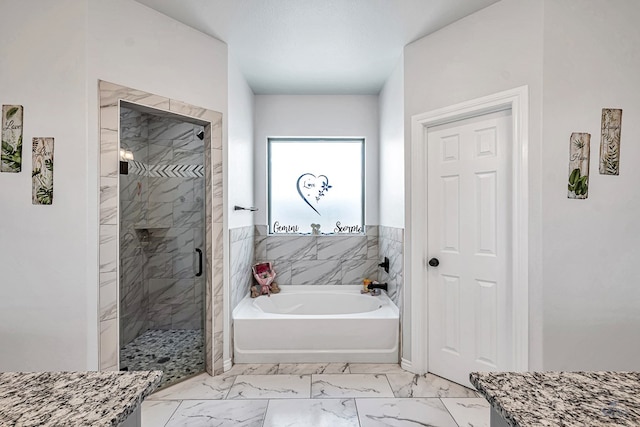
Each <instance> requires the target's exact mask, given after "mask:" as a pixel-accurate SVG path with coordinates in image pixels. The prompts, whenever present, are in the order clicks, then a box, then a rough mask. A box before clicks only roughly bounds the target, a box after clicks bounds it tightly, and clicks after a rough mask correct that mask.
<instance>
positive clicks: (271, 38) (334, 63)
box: [137, 0, 497, 94]
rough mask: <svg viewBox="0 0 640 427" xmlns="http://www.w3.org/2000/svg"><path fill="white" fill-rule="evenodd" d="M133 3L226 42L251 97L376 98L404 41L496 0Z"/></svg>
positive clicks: (144, 0)
mask: <svg viewBox="0 0 640 427" xmlns="http://www.w3.org/2000/svg"><path fill="white" fill-rule="evenodd" d="M137 1H138V2H139V3H142V4H144V5H146V6H148V7H150V8H152V9H155V10H157V11H159V12H161V13H163V14H165V15H167V16H170V17H172V18H174V19H176V20H178V21H180V22H182V23H184V24H186V25H188V26H190V27H193V28H195V29H197V30H199V31H202V32H203V33H205V34H209V35H211V36H213V37H216V38H217V39H220V40H222V41H224V42H226V43H227V45H228V46H229V52H230V54H231V55H232V56H233V57H234V58H235V60H236V61H237V63H238V65H239V67H240V70H241V71H242V73H243V74H244V76H245V78H246V79H247V82H248V83H249V86H251V88H252V89H253V91H254V93H256V94H377V93H378V92H379V91H380V89H381V88H382V85H383V84H384V82H385V81H386V79H387V77H388V76H389V74H390V73H391V72H392V71H393V69H394V67H395V66H396V65H397V63H398V61H399V59H400V55H401V54H402V48H403V47H404V46H405V45H406V44H408V43H410V42H412V41H414V40H416V39H418V38H420V37H423V36H425V35H427V34H429V33H432V32H434V31H436V30H438V29H440V28H442V27H444V26H446V25H448V24H450V23H451V22H454V21H456V20H458V19H460V18H462V17H464V16H467V15H469V14H471V13H473V12H476V11H478V10H480V9H482V8H484V7H486V6H488V5H490V4H492V3H495V2H496V1H497V0H137ZM470 37H472V35H470ZM203 54H206V53H204V52H203Z"/></svg>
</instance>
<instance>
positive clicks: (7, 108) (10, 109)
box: [0, 105, 23, 172]
mask: <svg viewBox="0 0 640 427" xmlns="http://www.w3.org/2000/svg"><path fill="white" fill-rule="evenodd" d="M22 113H23V109H22V105H3V106H2V155H1V161H0V172H20V171H21V170H22Z"/></svg>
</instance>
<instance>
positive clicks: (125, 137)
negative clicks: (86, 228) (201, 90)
mask: <svg viewBox="0 0 640 427" xmlns="http://www.w3.org/2000/svg"><path fill="white" fill-rule="evenodd" d="M120 146H121V148H122V149H124V150H128V151H131V152H132V153H133V155H134V158H135V159H136V160H137V161H140V162H146V161H147V155H148V146H149V142H148V116H147V115H146V114H141V113H140V112H138V111H134V110H130V109H127V108H124V107H123V108H121V109H120ZM147 200H148V178H147V177H146V176H139V175H134V174H130V175H120V331H121V333H120V345H121V346H122V345H125V344H128V343H129V342H131V341H132V340H133V339H135V338H136V337H137V336H139V335H140V334H141V333H143V332H144V331H146V330H147V312H148V310H149V286H148V283H147V281H146V280H145V274H144V273H145V265H146V263H147V256H146V254H145V252H144V251H143V249H142V244H141V242H140V239H139V238H138V235H137V233H136V229H135V227H136V225H139V224H141V223H142V222H144V218H145V215H146V211H147Z"/></svg>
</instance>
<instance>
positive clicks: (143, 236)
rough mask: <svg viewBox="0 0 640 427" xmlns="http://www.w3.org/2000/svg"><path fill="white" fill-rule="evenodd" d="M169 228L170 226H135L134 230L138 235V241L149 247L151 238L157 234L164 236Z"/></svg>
mask: <svg viewBox="0 0 640 427" xmlns="http://www.w3.org/2000/svg"><path fill="white" fill-rule="evenodd" d="M169 228H171V227H169V226H166V227H163V226H157V225H134V226H133V229H134V230H135V231H136V235H137V236H138V240H139V241H140V243H141V244H142V246H143V247H144V246H147V245H148V244H149V240H150V239H151V236H153V235H155V234H164V232H166V231H167V230H168V229H169Z"/></svg>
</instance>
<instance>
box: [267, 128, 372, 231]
mask: <svg viewBox="0 0 640 427" xmlns="http://www.w3.org/2000/svg"><path fill="white" fill-rule="evenodd" d="M268 156H269V167H268V168H269V201H268V203H269V232H270V233H272V234H282V233H299V234H334V233H335V234H345V233H347V234H349V233H351V234H352V233H363V232H364V140H363V139H289V138H287V139H281V138H273V139H269V154H268Z"/></svg>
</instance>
